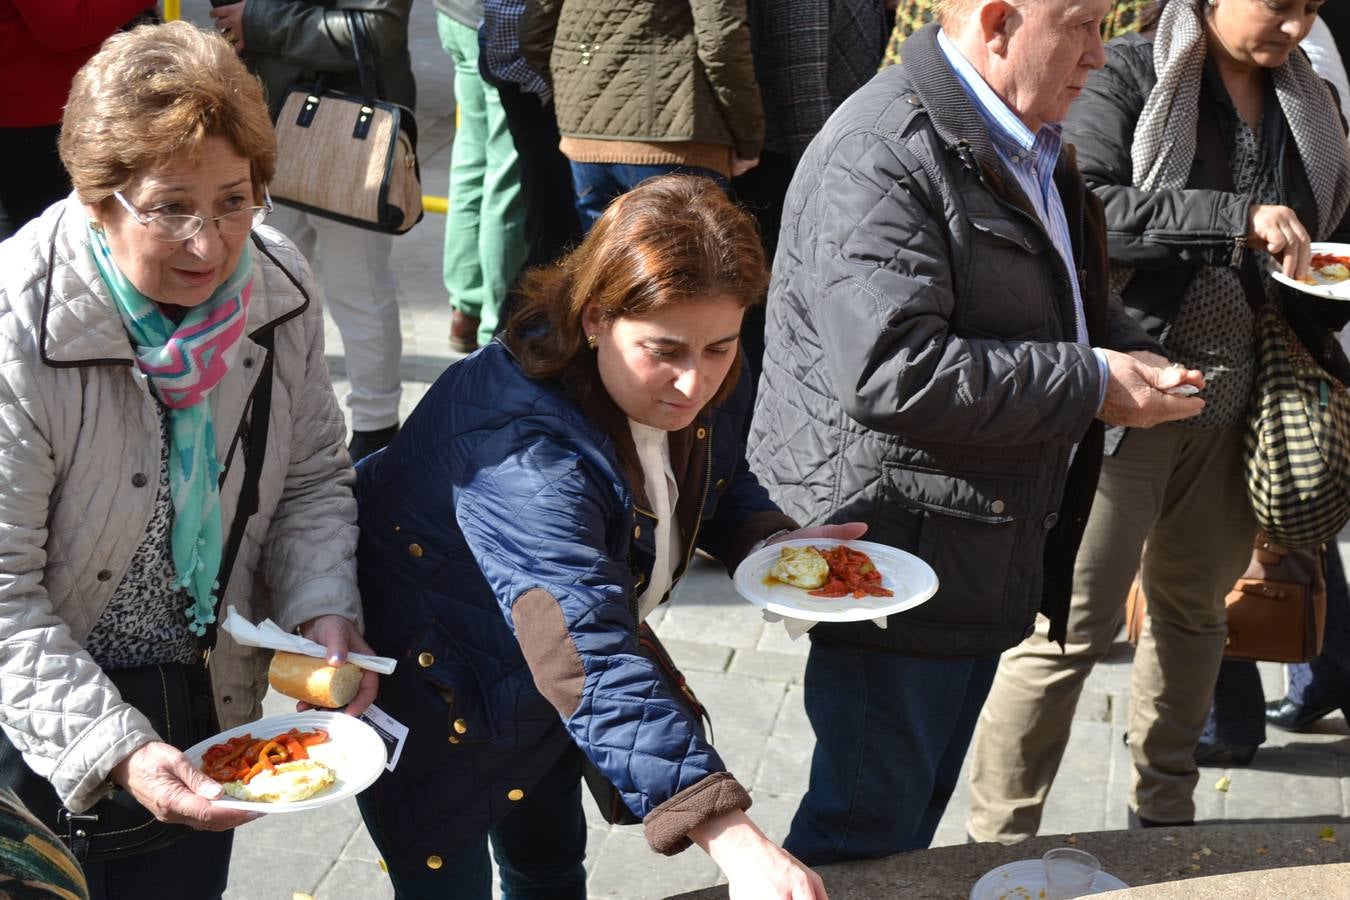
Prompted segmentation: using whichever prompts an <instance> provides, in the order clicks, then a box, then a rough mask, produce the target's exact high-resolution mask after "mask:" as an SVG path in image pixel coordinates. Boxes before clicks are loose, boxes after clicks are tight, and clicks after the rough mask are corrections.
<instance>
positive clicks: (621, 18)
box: [520, 0, 764, 159]
mask: <svg viewBox="0 0 1350 900" xmlns="http://www.w3.org/2000/svg"><path fill="white" fill-rule="evenodd" d="M520 44H521V50H522V52H523V54H524V56H525V59H526V61H527V62H529V64H530V66H531V68H533V69H534V70H535V71H537V72H539V73H540V74H541V75H543V76H544V78H545V79H546V80H547V81H548V82H549V83H550V84H551V86H552V88H553V102H554V106H555V109H556V113H557V117H558V130H559V132H561V133H562V134H563V135H564V136H567V137H576V138H602V139H604V138H608V139H612V140H630V141H648V142H659V141H697V142H699V143H707V144H725V145H727V146H730V147H732V148H734V149H735V151H736V154H737V155H738V156H740V157H742V158H743V159H754V158H756V157H758V156H759V151H760V148H761V147H762V145H763V143H764V109H763V107H762V106H761V104H760V98H759V86H758V84H757V83H756V82H755V67H754V61H753V60H752V58H751V52H750V28H749V25H748V24H747V21H746V9H745V0H527V2H526V4H525V15H524V18H523V19H522V21H521V29H520Z"/></svg>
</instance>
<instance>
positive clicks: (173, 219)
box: [113, 191, 273, 243]
mask: <svg viewBox="0 0 1350 900" xmlns="http://www.w3.org/2000/svg"><path fill="white" fill-rule="evenodd" d="M113 196H114V197H116V198H117V200H118V202H119V203H121V204H122V205H123V206H125V207H126V210H127V212H129V213H131V217H132V218H133V219H135V220H136V221H137V222H139V223H140V224H142V225H144V226H145V227H146V228H147V229H149V231H150V236H151V237H152V238H154V239H155V240H157V241H165V242H169V243H173V242H177V241H187V240H191V239H192V238H194V237H196V236H197V233H198V232H200V231H201V230H202V227H203V226H204V225H205V224H206V222H207V220H208V219H209V220H211V221H213V222H215V223H216V227H217V228H219V229H220V233H221V234H247V233H248V232H250V231H252V230H253V229H254V228H257V227H258V226H259V225H261V224H262V223H263V220H264V219H266V218H267V216H268V214H269V213H270V212H272V208H273V207H272V196H271V195H270V194H268V193H267V192H266V191H263V205H262V206H246V207H244V208H243V209H233V210H230V211H229V212H227V213H222V214H220V215H218V216H194V215H187V214H175V215H167V216H148V215H146V214H145V213H143V212H141V211H140V210H139V209H137V208H136V207H134V206H132V205H131V201H129V200H127V198H126V197H123V196H122V192H121V191H113Z"/></svg>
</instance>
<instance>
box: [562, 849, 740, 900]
mask: <svg viewBox="0 0 1350 900" xmlns="http://www.w3.org/2000/svg"><path fill="white" fill-rule="evenodd" d="M590 873H591V874H590V879H589V882H588V884H587V893H588V894H589V895H590V897H591V898H593V900H658V898H664V897H668V896H670V895H671V894H677V893H679V892H680V891H685V890H693V889H694V888H698V887H710V886H711V885H713V884H715V883H716V882H717V876H718V868H717V864H716V863H714V862H713V861H712V860H711V859H710V858H709V857H708V855H707V854H706V853H704V852H703V851H702V850H700V849H699V848H698V847H690V848H689V849H688V850H686V851H684V852H683V853H680V854H677V855H676V856H671V857H665V856H660V855H658V854H656V853H653V852H652V850H651V848H650V847H648V846H647V841H646V839H645V838H643V837H642V836H641V835H640V834H629V833H625V832H615V833H613V834H611V835H610V836H609V838H608V840H606V841H605V843H604V846H603V847H601V848H600V852H599V853H598V855H597V856H596V859H595V864H594V865H593V866H592V867H591V869H590Z"/></svg>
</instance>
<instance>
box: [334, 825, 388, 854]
mask: <svg viewBox="0 0 1350 900" xmlns="http://www.w3.org/2000/svg"><path fill="white" fill-rule="evenodd" d="M342 858H343V859H349V860H355V861H361V862H373V863H378V862H379V861H380V851H379V849H378V848H377V847H376V846H375V842H374V841H373V840H371V838H370V832H369V831H367V830H366V826H365V823H364V822H362V823H361V824H360V826H359V827H358V828H357V829H356V830H354V831H353V832H352V833H351V836H350V837H349V838H348V839H347V843H346V845H345V846H343V848H342Z"/></svg>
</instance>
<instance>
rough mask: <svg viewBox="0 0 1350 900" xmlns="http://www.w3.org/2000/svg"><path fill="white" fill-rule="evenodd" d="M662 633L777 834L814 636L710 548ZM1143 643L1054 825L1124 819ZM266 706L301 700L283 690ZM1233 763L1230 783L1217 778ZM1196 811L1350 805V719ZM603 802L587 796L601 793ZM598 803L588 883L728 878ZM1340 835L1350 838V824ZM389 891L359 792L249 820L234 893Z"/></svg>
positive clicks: (407, 285)
mask: <svg viewBox="0 0 1350 900" xmlns="http://www.w3.org/2000/svg"><path fill="white" fill-rule="evenodd" d="M208 8H209V6H208V4H207V3H206V2H205V0H188V2H186V3H184V17H185V18H188V19H190V20H192V21H196V22H206V21H208V18H207V15H206V10H207V9H208ZM412 30H413V60H414V65H415V68H416V73H417V79H418V113H417V119H418V125H419V128H420V131H421V145H420V156H421V162H422V177H423V186H424V189H425V190H426V191H427V193H432V194H444V193H445V179H446V172H447V167H448V161H449V146H450V141H451V138H452V136H453V128H454V123H453V115H452V110H453V101H452V95H451V75H450V64H449V60H448V57H446V55H445V54H444V53H443V52H442V51H441V48H440V45H439V43H438V41H437V38H436V28H435V20H434V8H433V6H432V4H431V3H429V2H426V0H422V2H418V3H416V4H414V6H413V29H412ZM443 228H444V220H443V218H442V217H440V216H435V215H428V216H427V218H426V220H425V221H424V222H422V223H421V224H419V225H418V226H417V227H416V228H415V229H413V231H411V232H410V233H409V234H407V235H405V236H402V237H399V238H398V239H396V241H395V254H396V256H395V261H396V271H397V273H398V276H399V279H400V285H401V288H400V297H401V306H402V312H403V341H404V355H403V377H404V395H403V408H404V412H405V414H406V412H407V411H409V410H411V409H412V407H413V406H414V405H416V402H417V401H418V400H419V399H420V398H421V396H422V395H423V394H424V393H425V392H426V389H427V387H428V386H429V384H430V382H431V381H433V380H434V379H435V378H436V376H437V375H439V374H440V372H441V371H443V370H444V369H445V367H446V366H448V365H449V364H451V363H452V362H453V361H454V359H455V356H454V355H453V354H451V353H450V352H449V350H448V346H447V342H446V336H447V333H448V328H449V308H448V305H447V302H446V299H445V292H444V289H443V288H442V286H441V281H440V260H441V249H440V247H441V240H442V235H443ZM328 361H329V365H330V367H331V369H332V372H333V377H334V382H335V384H336V386H337V389H338V393H339V396H341V395H342V394H343V393H344V391H345V389H346V384H345V381H344V378H343V374H344V370H343V363H342V350H341V339H340V336H339V335H338V334H337V332H336V329H334V328H332V327H331V325H330V327H329V329H328ZM655 621H656V626H657V632H658V633H659V634H660V635H661V637H662V639H663V640H664V641H665V642H666V644H667V646H668V647H669V649H670V651H671V653H672V654H673V655H674V657H675V659H676V660H677V661H678V662H679V664H680V665H681V667H682V668H683V669H684V670H685V672H686V674H687V675H688V676H689V679H690V682H691V683H692V685H693V687H694V689H695V690H696V691H697V692H698V695H699V696H700V697H701V698H702V699H703V700H704V702H706V703H707V705H708V706H709V708H710V710H711V712H712V715H713V720H714V727H715V733H716V743H717V747H718V749H719V750H720V751H721V752H722V754H723V756H724V758H725V759H726V761H727V764H728V766H729V768H730V769H731V771H732V772H733V773H735V774H736V776H737V777H738V778H739V779H740V780H741V781H742V782H744V783H745V784H747V785H748V786H749V787H750V789H751V792H752V794H753V796H754V800H755V804H754V808H753V810H752V811H751V812H752V815H753V817H754V818H755V820H756V821H757V822H758V823H759V824H760V825H761V826H762V827H763V828H764V829H765V831H766V832H767V833H768V834H769V836H770V837H772V838H774V839H775V840H781V839H782V837H783V836H784V834H785V833H786V831H787V826H788V822H789V820H790V818H791V815H792V812H793V810H794V809H795V808H796V805H797V802H798V800H799V799H800V797H801V794H802V792H803V790H804V789H805V787H806V779H807V769H808V764H809V760H810V755H811V748H812V745H813V738H812V735H811V729H810V726H809V725H808V723H807V721H806V715H805V713H804V711H803V709H802V688H801V676H802V669H803V666H804V663H805V658H806V657H805V654H806V642H805V640H802V641H800V642H795V643H794V642H793V641H791V640H789V639H788V638H787V636H786V635H785V634H784V633H783V630H782V626H781V625H767V624H765V623H764V622H763V621H762V620H761V619H760V616H759V611H758V610H757V609H756V608H754V607H752V606H750V605H749V604H747V603H745V602H744V601H742V600H740V599H739V598H738V597H737V596H736V595H735V594H734V592H733V591H732V589H731V582H730V580H729V579H728V578H727V577H726V575H725V573H724V572H723V571H722V570H721V568H720V567H717V566H715V565H713V564H711V563H708V562H706V561H699V562H697V564H696V565H695V567H694V570H693V571H692V572H691V573H690V575H689V576H688V577H687V578H686V579H685V582H684V584H683V585H682V586H681V587H680V590H679V592H678V595H677V597H676V598H675V600H674V601H673V602H672V603H671V604H670V605H669V606H668V607H666V608H665V609H664V610H661V611H658V612H657V614H656V617H655ZM1130 657H1131V653H1130V648H1129V645H1128V644H1125V643H1123V642H1122V643H1120V644H1118V645H1117V646H1116V648H1115V652H1113V653H1112V654H1111V655H1110V656H1109V657H1108V658H1107V660H1106V661H1105V662H1104V663H1103V664H1101V665H1099V666H1098V667H1097V669H1096V671H1095V672H1094V673H1093V675H1092V676H1091V678H1090V679H1089V680H1088V682H1087V686H1086V688H1085V690H1084V693H1083V698H1082V701H1081V702H1080V703H1079V705H1078V714H1077V717H1076V721H1075V723H1074V729H1073V736H1072V739H1071V740H1070V743H1069V748H1068V751H1067V753H1066V754H1065V757H1064V763H1063V767H1062V769H1061V772H1060V778H1059V780H1058V782H1057V784H1056V786H1055V789H1054V791H1053V792H1052V793H1051V795H1050V799H1049V802H1048V804H1047V808H1046V813H1045V819H1044V827H1043V829H1042V830H1043V832H1044V833H1046V834H1053V833H1062V832H1075V831H1095V830H1101V829H1115V828H1124V827H1125V810H1126V805H1125V803H1126V800H1125V798H1126V792H1127V788H1128V779H1129V768H1130V762H1129V756H1128V751H1127V750H1126V748H1125V747H1124V745H1123V743H1122V740H1121V736H1122V734H1123V729H1124V725H1125V714H1126V704H1127V699H1128V691H1129V665H1130ZM1262 677H1263V679H1264V682H1265V685H1266V692H1267V694H1268V695H1269V696H1270V697H1272V698H1273V697H1277V696H1279V695H1281V694H1282V693H1283V687H1284V685H1283V681H1282V673H1281V670H1280V667H1278V666H1274V665H1266V666H1263V667H1262ZM265 709H266V711H267V713H268V714H273V713H278V712H285V711H288V710H289V709H290V704H289V701H288V700H287V699H286V698H282V697H276V696H270V697H269V698H268V700H267V702H266V704H265ZM1224 774H1227V775H1228V776H1229V777H1230V778H1231V780H1232V784H1231V787H1230V789H1229V790H1228V791H1227V792H1226V793H1224V792H1220V791H1217V790H1215V789H1214V784H1215V782H1216V780H1217V779H1218V778H1219V777H1220V776H1221V775H1224ZM1196 801H1197V806H1198V818H1199V819H1201V820H1205V821H1208V822H1220V821H1231V822H1241V821H1248V822H1249V821H1253V820H1268V821H1293V820H1302V821H1307V820H1313V819H1316V820H1323V819H1336V818H1345V817H1347V816H1348V815H1350V731H1347V728H1346V723H1345V721H1344V719H1342V718H1341V717H1340V716H1339V715H1337V716H1333V717H1331V718H1329V719H1327V720H1325V721H1324V722H1323V723H1322V725H1321V728H1320V730H1319V731H1318V732H1316V733H1313V734H1305V735H1288V734H1284V733H1283V732H1280V731H1277V730H1275V729H1271V732H1270V735H1269V742H1268V743H1267V745H1266V746H1265V747H1264V748H1262V750H1261V751H1260V752H1259V753H1258V755H1257V757H1256V761H1255V763H1254V764H1253V765H1252V766H1251V767H1249V768H1241V769H1232V770H1229V771H1227V772H1226V773H1225V772H1224V771H1221V770H1216V769H1206V770H1203V771H1202V776H1201V779H1200V785H1199V787H1198V788H1197V791H1196ZM587 803H588V807H589V801H587ZM966 809H967V792H966V788H965V785H964V779H963V781H962V786H961V787H960V788H959V789H958V791H957V794H956V796H955V797H953V799H952V802H951V805H950V807H949V809H948V812H947V815H946V817H945V818H944V819H943V821H942V824H941V827H940V828H939V829H938V833H937V837H936V840H935V845H944V844H955V843H960V842H962V841H964V840H965V824H964V823H965V816H966ZM588 814H589V815H590V816H591V829H590V833H589V848H588V856H587V869H588V871H589V872H590V890H589V893H590V896H591V897H592V898H594V900H599V898H614V900H645V898H659V897H665V896H667V895H669V894H673V893H679V892H681V891H687V890H692V889H695V888H698V887H704V886H708V885H712V884H714V883H715V882H716V881H717V880H718V871H717V868H716V866H714V865H713V863H712V862H711V861H710V860H709V859H708V857H707V856H705V855H704V854H703V853H702V852H700V851H699V850H698V849H697V848H695V849H692V850H689V851H687V852H685V853H682V854H680V855H679V856H676V857H673V858H670V859H665V858H661V857H657V856H655V855H654V854H652V853H651V851H650V850H648V849H647V846H646V842H645V840H644V839H643V837H642V833H641V829H640V828H623V829H621V828H611V827H609V826H607V825H605V824H604V823H603V822H601V820H600V819H599V818H598V816H596V815H595V814H594V810H593V809H588ZM1338 839H1339V840H1345V839H1350V833H1347V834H1346V836H1345V837H1344V838H1340V837H1338ZM305 895H312V896H313V897H316V898H318V900H379V898H388V897H393V891H392V889H391V888H390V886H389V883H388V880H387V878H386V877H385V876H384V874H383V873H382V872H381V870H380V867H379V855H378V853H376V851H375V848H374V846H373V845H372V843H371V841H370V838H369V837H368V836H367V835H366V832H365V829H364V827H363V826H362V824H361V820H360V816H359V815H358V813H357V810H356V806H355V804H354V803H350V802H348V803H343V804H339V805H337V806H333V807H328V808H325V809H322V810H316V811H313V812H308V813H296V814H291V815H275V816H269V817H264V818H263V819H261V820H259V821H257V822H255V823H253V824H250V825H248V826H246V827H244V828H243V829H241V830H240V831H239V833H238V837H237V839H236V841H235V851H234V864H233V866H232V870H231V886H230V889H229V891H228V892H227V894H226V896H227V897H228V898H230V900H294V898H297V897H304V896H305Z"/></svg>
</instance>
